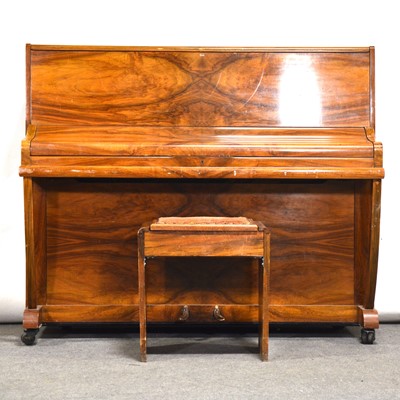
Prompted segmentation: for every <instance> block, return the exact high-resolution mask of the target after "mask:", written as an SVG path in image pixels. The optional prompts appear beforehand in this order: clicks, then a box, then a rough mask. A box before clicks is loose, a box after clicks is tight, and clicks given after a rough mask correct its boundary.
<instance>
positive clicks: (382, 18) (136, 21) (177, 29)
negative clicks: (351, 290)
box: [0, 0, 400, 322]
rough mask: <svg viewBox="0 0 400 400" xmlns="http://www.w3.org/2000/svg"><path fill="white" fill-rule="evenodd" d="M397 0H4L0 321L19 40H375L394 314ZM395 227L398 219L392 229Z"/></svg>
mask: <svg viewBox="0 0 400 400" xmlns="http://www.w3.org/2000/svg"><path fill="white" fill-rule="evenodd" d="M395 4H396V2H389V1H378V0H376V1H369V0H336V1H334V2H323V1H320V0H319V1H318V0H303V1H296V0H293V1H289V0H279V1H277V0H274V1H268V0H264V1H254V0H245V1H235V0H230V1H227V0H201V1H190V0H186V1H183V0H182V1H178V0H169V1H161V0H159V1H155V0H143V1H140V2H139V1H133V0H131V1H123V0H110V1H103V0H85V1H84V0H79V1H76V0H68V1H54V0H51V1H49V0H45V1H40V0H36V1H28V0H27V1H21V0H12V1H11V0H8V1H7V0H5V1H2V2H1V5H0V29H1V35H0V44H1V47H0V190H1V195H0V322H1V321H3V322H7V321H20V320H21V316H22V311H23V308H24V297H25V264H24V263H25V254H24V228H23V193H22V179H21V178H19V177H18V166H19V151H20V150H19V149H20V141H21V139H22V138H23V136H24V126H25V125H24V116H25V114H24V113H25V111H24V110H25V43H33V44H85V45H140V46H146V45H153V46H173V45H176V46H370V45H373V46H375V47H376V108H377V114H376V117H377V120H376V121H377V137H378V140H380V141H382V142H383V144H384V166H385V169H386V178H385V180H384V183H383V198H382V224H381V248H380V257H379V274H378V287H377V295H376V308H377V309H378V310H379V311H380V312H381V316H382V317H383V319H391V320H398V321H400V294H399V286H400V271H399V263H400V262H399V257H398V256H397V250H398V248H399V247H400V243H399V241H398V230H397V229H399V227H400V213H399V211H398V208H399V207H398V204H397V201H396V200H397V199H396V193H398V191H399V188H398V187H397V186H398V185H399V183H400V179H399V178H400V164H399V159H400V149H399V144H400V140H399V136H400V128H399V124H398V121H399V118H398V117H399V114H400V107H399V95H400V78H399V76H400V72H399V65H400V57H399V49H398V38H399V37H400V30H399V28H398V26H399V23H398V16H397V13H396V12H395V10H394V9H391V7H394V5H395ZM396 228H397V229H396Z"/></svg>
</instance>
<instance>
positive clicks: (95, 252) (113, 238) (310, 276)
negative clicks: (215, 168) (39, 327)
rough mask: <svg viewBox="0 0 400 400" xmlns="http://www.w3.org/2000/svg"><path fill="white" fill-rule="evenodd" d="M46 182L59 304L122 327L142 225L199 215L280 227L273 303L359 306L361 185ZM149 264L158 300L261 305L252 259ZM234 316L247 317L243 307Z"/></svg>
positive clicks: (53, 289)
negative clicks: (95, 309)
mask: <svg viewBox="0 0 400 400" xmlns="http://www.w3.org/2000/svg"><path fill="white" fill-rule="evenodd" d="M43 185H44V186H45V188H46V191H47V252H48V253H47V305H49V306H60V307H63V306H68V307H72V308H73V306H86V307H91V306H99V307H103V308H104V307H106V308H105V310H108V311H109V312H110V315H108V317H105V318H106V319H107V318H108V320H112V321H113V320H114V321H115V320H119V319H120V318H122V319H123V318H126V316H125V317H123V316H121V315H120V313H121V310H122V308H118V307H128V308H126V310H128V309H129V310H130V313H131V314H130V315H131V316H132V315H134V314H132V312H133V311H132V310H134V309H135V307H136V305H137V303H138V296H137V272H136V270H137V265H136V253H137V247H136V234H137V230H138V228H139V227H140V226H141V225H142V224H143V223H145V222H146V221H147V222H148V221H151V220H152V219H155V218H157V217H158V216H194V215H209V216H222V215H225V216H226V215H228V216H229V215H232V216H233V215H234V216H238V215H239V216H242V215H243V216H246V217H249V218H253V219H255V220H260V221H263V222H264V223H265V224H266V225H267V226H268V227H270V228H271V232H272V242H271V297H270V302H271V305H272V306H274V305H275V306H277V305H279V306H296V307H298V306H325V305H329V306H331V305H336V306H354V182H353V181H334V182H333V181H304V182H301V183H299V182H295V181H292V182H288V181H284V182H283V181H263V182H257V181H238V182H232V181H224V180H221V181H177V180H170V181H168V180H162V181H157V180H145V181H141V180H129V181H126V180H75V179H55V180H49V181H43ZM165 262H167V263H168V265H167V266H165V265H164V263H165ZM232 263H233V264H234V268H233V267H232ZM148 265H149V268H148V269H147V273H148V278H147V282H148V302H149V303H150V304H153V305H157V304H163V303H169V304H172V305H174V304H176V305H180V304H191V303H193V304H209V305H212V304H227V305H230V306H236V311H237V310H240V309H243V305H247V306H249V307H252V306H253V305H255V304H257V303H258V299H257V294H258V290H257V272H258V271H257V268H256V266H255V264H254V261H252V260H248V259H224V258H222V259H207V260H206V262H204V260H203V259H201V258H199V259H184V258H177V259H168V260H164V259H155V260H150V261H149V264H148ZM107 307H108V308H107ZM109 307H114V308H116V310H117V311H115V310H114V312H111V311H110V309H109ZM129 307H131V308H129ZM132 307H133V308H132ZM56 308H57V307H56ZM49 310H51V307H50V308H49ZM234 310H235V307H234ZM346 310H347V311H349V310H351V308H349V307H347V309H346ZM253 311H254V310H253ZM70 312H72V313H73V310H70ZM254 312H255V311H254ZM118 313H119V314H118ZM106 315H107V314H106ZM156 315H158V314H156ZM163 315H164V314H163ZM244 315H246V313H244ZM247 316H248V317H247V318H248V319H251V318H252V313H250V314H249V313H248V314H247ZM69 318H71V316H69ZM80 318H81V317H80ZM99 318H100V317H99ZM133 318H135V317H134V316H133ZM159 318H160V317H159ZM162 318H164V317H162ZM232 318H234V319H235V318H236V319H237V320H243V318H244V319H246V317H243V315H242V314H241V313H239V314H238V313H236V314H235V312H233V311H232ZM278 319H279V318H278Z"/></svg>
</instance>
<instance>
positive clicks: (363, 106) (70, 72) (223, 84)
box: [28, 47, 372, 127]
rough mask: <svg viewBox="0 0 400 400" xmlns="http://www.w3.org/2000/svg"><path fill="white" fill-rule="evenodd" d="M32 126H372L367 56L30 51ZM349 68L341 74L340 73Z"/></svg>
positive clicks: (361, 53)
mask: <svg viewBox="0 0 400 400" xmlns="http://www.w3.org/2000/svg"><path fill="white" fill-rule="evenodd" d="M29 61H30V69H29V70H28V75H29V77H28V81H30V82H31V86H32V87H31V92H30V96H31V97H30V104H28V106H29V109H30V113H29V115H30V122H31V123H32V124H37V125H42V124H48V125H52V124H56V125H69V126H73V125H90V126H95V125H136V126H146V125H147V126H149V125H150V126H175V127H176V126H230V127H234V126H293V127H302V126H314V127H316V126H319V127H340V126H358V127H365V126H370V125H371V124H370V121H371V118H372V117H371V115H370V99H371V98H372V94H371V93H370V74H371V72H370V52H369V49H368V48H365V49H358V50H357V51H349V52H343V51H335V50H334V49H331V50H329V51H328V50H327V51H321V50H318V49H315V50H314V51H312V49H310V50H309V51H299V52H287V51H282V50H281V51H280V50H279V49H276V50H270V51H267V50H266V51H252V50H251V49H248V50H243V49H241V50H240V51H235V50H230V51H226V52H218V51H213V50H205V51H202V50H190V49H187V50H185V51H174V50H156V49H153V50H152V51H145V50H141V51H134V50H130V51H122V50H121V51H118V49H116V50H115V51H101V50H99V49H96V48H93V49H92V50H90V51H88V50H86V51H84V50H81V51H76V50H66V49H59V50H54V49H53V50H51V49H46V50H44V49H41V48H40V47H38V48H37V47H33V48H32V50H31V53H30V60H29ZM344 71H345V73H344Z"/></svg>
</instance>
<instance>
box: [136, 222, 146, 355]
mask: <svg viewBox="0 0 400 400" xmlns="http://www.w3.org/2000/svg"><path fill="white" fill-rule="evenodd" d="M145 265H146V259H145V256H144V231H143V230H142V229H141V230H139V234H138V281H139V282H138V287H139V332H140V360H141V361H142V362H146V361H147V350H146V347H147V346H146V342H147V339H146V275H145V273H146V272H145Z"/></svg>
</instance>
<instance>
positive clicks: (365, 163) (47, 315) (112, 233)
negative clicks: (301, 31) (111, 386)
mask: <svg viewBox="0 0 400 400" xmlns="http://www.w3.org/2000/svg"><path fill="white" fill-rule="evenodd" d="M26 120H27V134H26V138H25V140H24V141H23V143H22V165H21V168H20V174H21V176H23V177H24V187H25V224H26V253H27V291H26V298H27V300H26V310H25V313H24V329H25V334H24V341H25V342H26V343H32V342H33V341H34V338H35V334H36V332H37V329H38V328H39V327H40V326H41V325H42V324H49V323H68V322H80V323H81V322H86V323H98V322H115V323H117V322H132V321H138V304H139V299H138V290H137V268H136V265H137V236H136V233H137V231H138V229H139V227H140V226H142V225H143V224H144V223H146V222H148V221H151V220H154V219H156V218H158V217H160V216H176V217H179V216H183V217H186V216H199V215H200V216H201V215H207V216H210V217H220V216H227V217H234V216H245V217H248V218H251V219H253V220H257V221H262V222H263V223H264V224H265V225H266V226H268V227H269V228H270V229H271V277H270V297H269V300H270V307H269V313H270V321H271V322H309V323H311V322H313V323H314V322H326V323H348V324H352V323H358V324H360V325H361V327H362V328H363V329H362V341H363V342H365V343H371V342H373V339H374V329H375V328H377V327H378V314H377V312H376V310H375V309H374V297H375V285H376V276H377V261H378V247H379V219H380V192H381V179H382V178H383V176H384V170H383V167H382V145H381V144H380V143H379V142H377V141H376V140H375V103H374V49H373V48H310V49H307V48H135V47H72V46H35V45H28V46H27V116H26ZM251 262H254V261H252V260H247V259H240V258H229V259H225V260H224V259H221V260H218V262H215V261H213V260H212V259H207V260H202V259H193V260H192V261H191V263H190V265H187V264H184V263H185V261H184V260H182V259H179V258H177V259H173V258H172V259H162V258H159V259H157V260H154V265H153V266H152V268H151V271H149V275H148V276H147V301H148V305H149V306H148V320H149V321H153V322H166V321H169V322H173V321H177V320H178V319H179V315H180V310H181V309H182V307H183V306H184V305H190V304H196V305H198V304H202V305H204V307H205V309H206V308H207V307H208V308H209V307H210V306H211V305H215V304H218V305H219V306H220V307H221V309H223V313H224V316H225V319H226V321H227V322H256V321H257V319H258V313H257V304H258V298H257V294H258V287H257V276H255V272H254V271H255V270H256V269H254V268H248V266H249V264H248V263H251ZM232 263H234V266H235V268H233V267H232ZM200 265H201V268H199V266H200ZM210 276H213V277H215V276H217V277H218V279H212V280H211V279H210V278H209V277H210ZM166 303H168V304H169V306H168V307H166V306H165V304H166ZM198 315H199V321H198V322H200V323H215V320H212V319H209V317H208V313H204V315H203V316H202V313H201V307H200V311H199V314H198Z"/></svg>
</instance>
